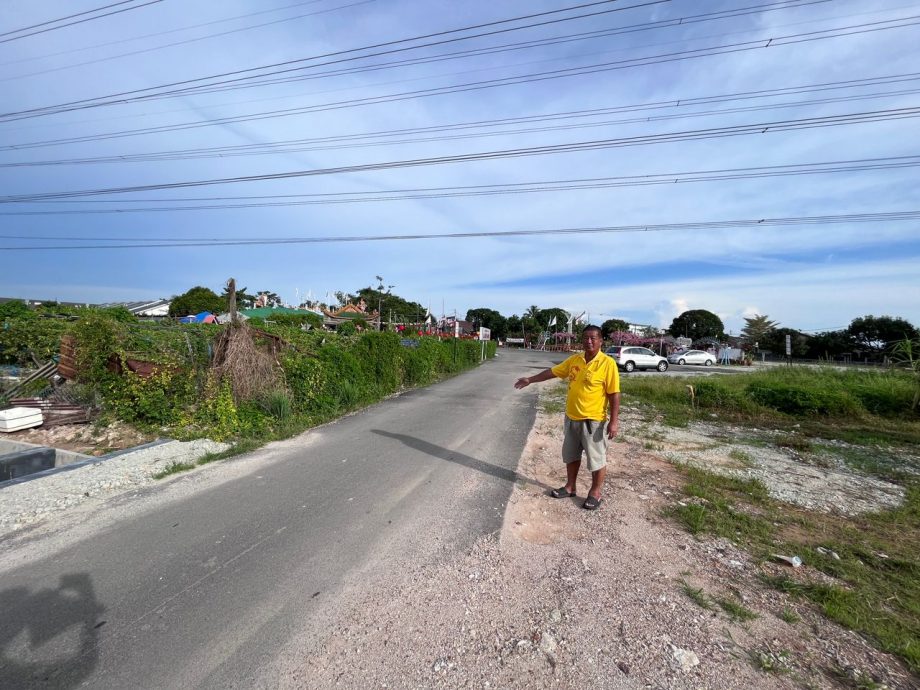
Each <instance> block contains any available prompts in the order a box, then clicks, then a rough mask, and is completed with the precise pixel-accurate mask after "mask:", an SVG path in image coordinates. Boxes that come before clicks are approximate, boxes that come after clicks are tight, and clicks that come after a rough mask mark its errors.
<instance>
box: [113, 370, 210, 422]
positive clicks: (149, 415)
mask: <svg viewBox="0 0 920 690" xmlns="http://www.w3.org/2000/svg"><path fill="white" fill-rule="evenodd" d="M105 380H106V382H105V384H104V385H103V386H102V393H103V399H104V401H105V405H106V408H107V409H108V410H110V411H111V412H113V413H114V414H115V416H116V417H118V418H119V419H123V420H124V421H126V422H136V423H139V424H148V425H156V426H169V425H171V424H176V423H178V422H179V420H180V419H181V418H182V412H183V410H184V409H186V408H188V407H189V406H190V405H191V403H192V402H193V401H194V400H195V398H196V397H197V396H196V393H197V386H196V384H195V381H194V379H192V378H190V377H189V376H188V375H187V374H186V373H185V372H183V371H181V370H179V369H176V368H169V367H165V366H164V367H163V368H161V369H160V370H159V371H157V372H155V373H154V374H153V375H152V376H149V377H147V378H142V377H140V376H138V375H137V374H135V373H134V372H132V371H130V370H128V369H125V370H124V371H123V372H122V373H121V374H119V375H114V374H109V375H108V376H106V379H105Z"/></svg>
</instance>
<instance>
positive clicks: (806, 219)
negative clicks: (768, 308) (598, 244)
mask: <svg viewBox="0 0 920 690" xmlns="http://www.w3.org/2000/svg"><path fill="white" fill-rule="evenodd" d="M917 219H920V210H912V211H892V212H874V213H853V214H845V215H830V216H793V217H787V218H753V219H744V220H719V221H697V222H691V223H661V224H639V225H610V226H600V227H577V228H553V229H541V230H486V231H477V232H448V233H412V234H386V235H339V236H335V235H326V236H319V237H274V238H259V239H232V238H226V237H223V238H222V237H202V238H194V239H191V238H190V239H188V240H179V241H176V240H167V241H160V242H156V241H150V240H139V241H135V242H131V241H130V240H125V239H124V238H109V239H107V240H103V241H112V242H122V243H124V242H128V243H127V244H88V245H40V246H32V247H21V246H9V247H0V250H9V251H49V250H64V249H139V248H146V249H152V248H164V247H227V246H251V245H260V246H268V245H290V244H326V243H333V242H335V243H338V242H346V243H347V242H394V241H405V240H450V239H472V238H487V237H536V236H542V235H583V234H608V233H639V232H666V231H675V230H717V229H730V228H748V229H755V228H778V227H791V226H809V225H839V224H846V223H891V222H898V221H905V220H917ZM59 239H61V240H65V241H66V240H67V238H65V237H61V238H59ZM99 240H102V238H99Z"/></svg>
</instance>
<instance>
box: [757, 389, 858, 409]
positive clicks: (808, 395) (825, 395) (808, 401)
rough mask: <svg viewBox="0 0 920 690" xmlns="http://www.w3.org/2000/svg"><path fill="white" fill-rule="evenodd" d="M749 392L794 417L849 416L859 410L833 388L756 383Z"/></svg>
mask: <svg viewBox="0 0 920 690" xmlns="http://www.w3.org/2000/svg"><path fill="white" fill-rule="evenodd" d="M747 393H748V395H749V396H750V397H751V398H752V399H753V400H754V401H755V402H757V403H759V404H760V405H763V406H764V407H769V408H771V409H773V410H777V411H778V412H784V413H786V414H791V415H815V414H821V415H846V414H854V413H858V412H859V411H860V406H859V403H858V402H857V401H856V400H855V399H854V398H852V397H851V396H850V395H848V394H847V393H846V392H844V391H840V390H834V389H833V388H830V387H824V388H820V387H817V386H805V385H797V384H790V383H785V382H783V381H770V382H755V383H751V384H750V385H749V386H748V387H747Z"/></svg>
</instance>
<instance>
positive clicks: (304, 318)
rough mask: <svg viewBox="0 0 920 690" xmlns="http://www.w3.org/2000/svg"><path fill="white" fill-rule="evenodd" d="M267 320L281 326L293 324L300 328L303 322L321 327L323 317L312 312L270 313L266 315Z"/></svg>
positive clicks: (313, 326)
mask: <svg viewBox="0 0 920 690" xmlns="http://www.w3.org/2000/svg"><path fill="white" fill-rule="evenodd" d="M268 320H269V321H271V322H272V323H275V324H278V325H281V326H293V327H295V328H300V327H301V326H303V325H304V324H306V325H308V326H310V328H322V327H323V317H322V316H320V315H319V314H314V313H312V312H310V313H307V314H284V313H279V314H272V315H270V316H269V317H268ZM263 323H264V319H263Z"/></svg>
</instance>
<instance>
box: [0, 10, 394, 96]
mask: <svg viewBox="0 0 920 690" xmlns="http://www.w3.org/2000/svg"><path fill="white" fill-rule="evenodd" d="M316 1H317V0H313V2H316ZM375 1H376V0H358V1H357V2H352V3H349V4H347V5H339V6H337V7H329V8H327V9H324V10H316V11H315V12H305V13H304V14H297V15H294V16H293V17H285V18H283V19H276V20H274V21H270V22H263V23H262V24H252V25H250V26H243V27H238V28H236V29H228V30H227V31H221V32H218V33H213V34H208V35H206V36H197V37H195V38H187V39H185V40H184V41H174V42H172V43H165V44H162V45H158V46H154V47H152V48H142V49H139V50H133V51H130V52H128V53H119V54H118V55H109V56H107V57H104V58H98V59H96V60H86V61H85V62H72V63H68V64H66V65H61V66H60V67H52V68H50V69H45V70H41V71H39V72H29V73H26V74H17V75H16V76H13V77H6V78H4V79H0V83H2V82H6V81H15V80H17V79H28V78H31V77H37V76H40V75H42V74H51V73H52V72H62V71H64V70H68V69H74V68H77V67H85V66H87V65H95V64H98V63H100V62H108V61H110V60H116V59H119V58H123V57H131V56H134V55H144V54H145V53H153V52H156V51H158V50H163V49H164V48H174V47H176V46H182V45H188V44H190V43H198V42H200V41H206V40H209V39H212V38H220V37H221V36H229V35H231V34H238V33H241V32H243V31H252V30H253V29H262V28H264V27H266V26H273V25H275V24H283V23H285V22H291V21H294V20H297V19H303V18H304V17H315V16H317V15H320V14H328V13H329V12H338V11H339V10H344V9H348V8H349V7H357V6H359V5H367V4H369V3H372V2H375ZM310 4H313V3H310ZM256 14H261V13H256ZM223 21H226V20H223Z"/></svg>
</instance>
